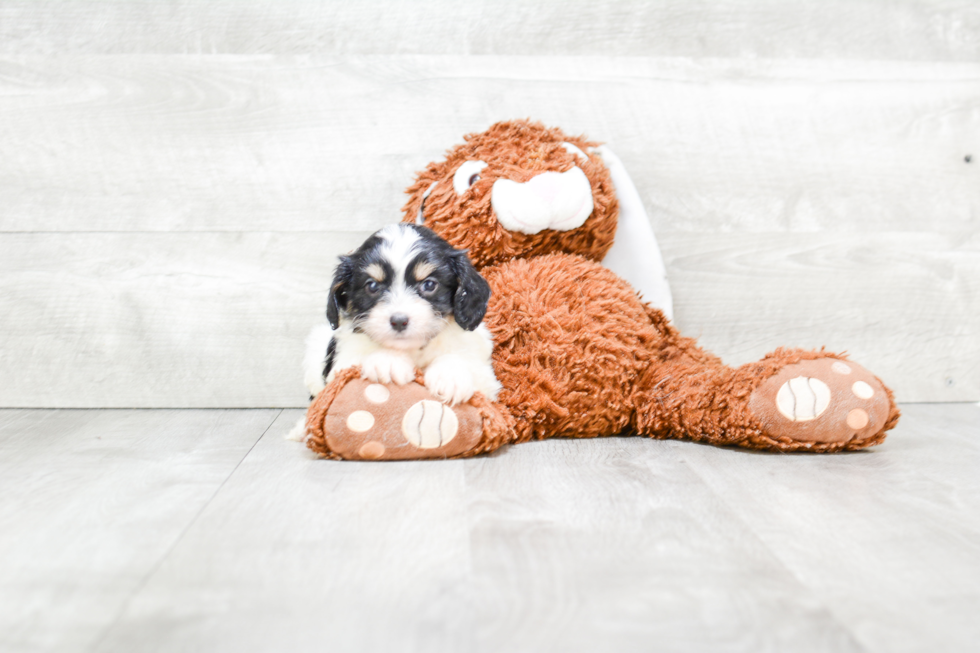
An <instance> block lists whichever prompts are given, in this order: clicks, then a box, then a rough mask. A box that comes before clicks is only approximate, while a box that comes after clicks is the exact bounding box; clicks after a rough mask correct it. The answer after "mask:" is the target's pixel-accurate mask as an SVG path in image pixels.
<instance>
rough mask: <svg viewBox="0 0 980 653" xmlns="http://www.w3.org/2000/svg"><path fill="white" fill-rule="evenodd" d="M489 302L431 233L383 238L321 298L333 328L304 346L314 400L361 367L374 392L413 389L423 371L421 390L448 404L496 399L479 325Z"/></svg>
mask: <svg viewBox="0 0 980 653" xmlns="http://www.w3.org/2000/svg"><path fill="white" fill-rule="evenodd" d="M489 299H490V285H489V284H488V283H487V282H486V280H485V279H484V278H483V277H481V276H480V274H479V273H478V272H477V271H476V269H474V267H473V265H472V264H471V263H470V260H469V258H468V257H467V256H466V252H464V251H460V250H457V249H454V248H453V247H452V246H451V245H450V244H449V243H447V242H446V241H445V240H443V239H442V238H440V237H439V236H437V235H436V234H435V232H433V231H432V230H431V229H428V228H426V227H421V226H417V225H412V224H395V225H390V226H387V227H385V228H384V229H381V230H380V231H378V232H377V233H375V234H374V235H373V236H371V237H370V238H368V239H367V240H366V241H365V242H364V244H363V245H361V246H360V247H359V248H358V249H357V251H355V252H354V253H353V254H351V255H349V256H342V257H341V260H340V265H339V266H338V267H337V271H336V273H335V275H334V279H333V282H332V283H331V287H330V294H329V297H328V298H327V320H328V321H329V323H330V328H329V329H327V328H326V327H325V326H324V327H320V328H318V329H315V330H314V331H313V333H311V334H310V338H309V339H308V340H307V358H306V362H305V367H306V371H305V380H306V384H307V388H308V389H309V391H310V394H311V395H313V396H316V395H317V394H318V393H319V392H320V391H321V390H322V389H323V388H324V387H325V386H326V384H327V383H329V382H330V381H331V380H333V377H334V375H336V373H337V372H338V371H340V370H343V369H346V368H348V367H352V366H355V365H359V366H360V368H361V374H362V376H363V377H364V378H366V379H368V380H370V381H375V382H377V383H391V382H393V383H397V384H405V383H409V382H411V381H414V380H415V374H416V369H418V370H422V371H423V372H424V378H425V387H426V388H428V390H429V392H431V393H432V394H433V395H435V396H436V397H438V398H439V399H441V400H442V401H444V402H446V403H447V404H450V405H454V404H458V403H460V402H464V401H466V400H467V399H469V398H470V397H471V396H473V393H474V392H477V391H479V392H481V393H483V394H484V395H485V396H486V397H487V398H488V399H491V400H493V399H496V397H497V393H498V391H499V390H500V383H499V382H498V381H497V378H496V376H494V373H493V366H492V364H491V361H490V356H491V353H492V352H493V340H492V339H491V336H490V332H489V330H488V329H487V328H486V326H484V325H483V324H481V322H482V320H483V316H484V315H485V314H486V311H487V302H488V301H489ZM328 338H329V340H328ZM324 343H327V344H326V348H324ZM324 352H326V353H325V354H324Z"/></svg>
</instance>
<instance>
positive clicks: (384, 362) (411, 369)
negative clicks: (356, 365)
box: [361, 351, 415, 385]
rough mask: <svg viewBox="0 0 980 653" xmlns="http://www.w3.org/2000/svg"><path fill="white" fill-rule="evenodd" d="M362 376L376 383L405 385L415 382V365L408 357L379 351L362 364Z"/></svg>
mask: <svg viewBox="0 0 980 653" xmlns="http://www.w3.org/2000/svg"><path fill="white" fill-rule="evenodd" d="M361 376H363V377H364V378H365V379H367V380H368V381H374V382H375V383H391V382H395V383H397V384H398V385H405V384H406V383H411V382H412V381H414V380H415V365H413V364H412V361H411V359H410V358H408V356H402V355H400V354H392V353H391V352H387V351H378V352H375V353H373V354H371V355H370V356H368V357H367V358H365V359H364V362H363V363H361Z"/></svg>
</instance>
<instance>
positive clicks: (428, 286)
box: [422, 279, 439, 292]
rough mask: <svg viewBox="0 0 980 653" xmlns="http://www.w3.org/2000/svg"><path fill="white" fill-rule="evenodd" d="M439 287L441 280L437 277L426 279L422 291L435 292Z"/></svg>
mask: <svg viewBox="0 0 980 653" xmlns="http://www.w3.org/2000/svg"><path fill="white" fill-rule="evenodd" d="M438 287H439V282H438V281H436V280H435V279H426V280H425V281H423V282H422V292H434V291H435V289H436V288H438Z"/></svg>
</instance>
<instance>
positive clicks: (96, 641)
mask: <svg viewBox="0 0 980 653" xmlns="http://www.w3.org/2000/svg"><path fill="white" fill-rule="evenodd" d="M283 410H285V409H283V408H280V409H279V411H278V412H277V413H276V414H275V415H273V416H272V419H271V421H270V422H269V424H268V426H266V427H265V429H263V430H262V433H261V434H260V435H259V437H258V438H256V439H255V442H253V443H252V446H250V447H249V448H248V451H246V452H245V455H244V456H242V457H241V460H239V461H238V462H237V463H235V466H234V467H233V468H232V470H231V471H230V472H228V475H227V476H226V477H225V479H224V480H223V481H221V483H220V484H219V485H218V487H217V488H215V490H214V492H212V493H211V496H210V497H208V500H207V501H205V502H204V505H202V506H201V509H200V510H198V511H197V513H195V515H194V517H193V518H192V519H191V520H190V521H188V522H187V525H186V526H185V527H184V529H183V530H181V532H180V534H179V535H178V536H177V537H176V538H174V541H173V542H172V543H171V545H170V546H169V547H167V550H166V551H165V552H164V553H163V555H161V556H160V559H159V560H157V561H156V563H155V564H154V565H153V567H151V568H150V570H149V571H148V572H146V575H144V576H143V579H142V580H141V581H140V582H139V583H138V584H137V585H136V587H134V588H133V591H131V592H130V593H129V595H128V596H127V597H126V599H125V600H124V601H123V603H122V605H121V606H120V607H119V611H118V612H117V613H116V616H115V617H113V618H112V621H110V622H109V624H108V625H107V626H106V627H105V629H103V631H102V632H101V633H100V634H99V636H98V637H96V638H95V639H94V640H93V641H92V644H91V646H89V648H88V650H89V651H95V650H97V649H98V647H99V645H101V644H102V642H104V641H105V639H106V637H108V636H109V633H111V632H112V630H113V629H114V628H115V627H116V625H117V624H118V623H119V621H120V620H121V619H122V617H123V615H125V614H126V610H128V609H129V604H130V603H131V602H132V600H133V598H135V597H136V596H137V595H138V594H139V593H140V592H142V591H143V588H145V587H146V584H147V583H148V582H150V579H151V578H153V576H154V575H156V573H157V572H158V571H159V570H160V567H161V566H162V565H163V563H164V562H165V561H166V560H167V558H169V557H170V554H172V553H173V552H174V549H176V548H177V545H178V544H180V542H181V541H182V540H183V539H184V537H185V536H186V535H187V533H188V531H190V529H191V528H192V527H193V526H194V524H195V523H197V520H198V519H200V518H201V515H203V514H204V511H205V510H207V508H208V506H209V505H211V502H212V501H214V498H215V497H216V496H218V494H219V493H220V492H221V489H222V488H223V487H224V486H225V484H226V483H227V482H228V480H229V479H230V478H231V477H232V476H234V475H235V472H236V471H238V468H239V467H240V466H241V464H242V463H243V462H245V459H246V458H248V457H249V455H250V454H251V453H252V451H253V450H254V449H255V447H256V445H258V443H259V442H261V441H262V438H264V437H265V435H266V433H268V432H269V429H271V428H272V427H273V425H275V423H276V421H277V420H278V419H279V417H280V416H281V415H282V411H283Z"/></svg>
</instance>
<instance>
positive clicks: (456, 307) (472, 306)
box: [450, 251, 490, 331]
mask: <svg viewBox="0 0 980 653" xmlns="http://www.w3.org/2000/svg"><path fill="white" fill-rule="evenodd" d="M450 265H451V266H452V268H453V273H454V274H455V275H456V281H457V286H456V294H455V296H454V297H453V317H455V318H456V324H458V325H459V326H461V327H463V328H464V329H466V330H467V331H472V330H473V329H475V328H476V327H478V326H480V322H482V321H483V316H484V315H486V314H487V302H489V301H490V284H489V283H487V280H486V279H484V278H483V277H482V276H480V273H479V272H477V271H476V268H474V267H473V264H472V263H470V259H469V257H468V256H466V252H465V251H464V252H456V253H455V254H454V255H453V257H452V258H451V259H450Z"/></svg>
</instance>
